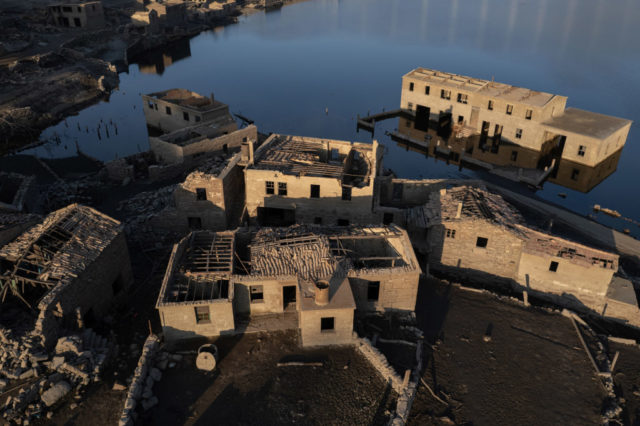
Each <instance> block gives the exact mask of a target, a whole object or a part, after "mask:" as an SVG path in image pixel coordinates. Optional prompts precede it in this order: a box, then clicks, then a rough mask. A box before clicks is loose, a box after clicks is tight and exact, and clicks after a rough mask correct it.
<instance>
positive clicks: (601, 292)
mask: <svg viewBox="0 0 640 426" xmlns="http://www.w3.org/2000/svg"><path fill="white" fill-rule="evenodd" d="M552 261H554V262H558V269H557V271H556V272H552V271H550V270H549V266H550V264H551V262H552ZM614 272H615V271H614V270H613V269H605V268H601V267H599V266H591V267H584V266H581V265H576V264H575V263H572V262H571V261H570V260H569V259H564V258H562V257H557V256H541V255H536V254H533V253H526V252H523V253H522V256H521V258H520V265H519V268H518V273H517V281H518V283H519V284H520V285H522V286H524V287H528V288H532V289H534V290H538V291H543V292H548V293H556V294H563V293H568V294H573V295H575V296H576V297H578V298H579V297H580V294H586V295H589V296H594V297H599V298H600V297H604V296H605V294H606V293H607V289H608V288H609V283H610V282H611V279H612V278H613V274H614Z"/></svg>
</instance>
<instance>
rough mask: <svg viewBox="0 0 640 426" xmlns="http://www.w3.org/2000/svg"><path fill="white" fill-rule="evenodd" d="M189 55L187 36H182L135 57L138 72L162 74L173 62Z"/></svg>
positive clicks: (189, 48)
mask: <svg viewBox="0 0 640 426" xmlns="http://www.w3.org/2000/svg"><path fill="white" fill-rule="evenodd" d="M189 56H191V47H190V43H189V39H188V38H183V39H180V40H178V41H175V42H173V43H170V44H167V45H165V46H163V47H162V48H158V49H153V50H150V51H149V52H147V53H145V54H144V55H140V56H139V57H137V58H136V63H137V64H138V68H139V69H140V72H142V73H144V74H158V75H162V74H163V73H164V70H165V69H166V68H167V67H169V66H171V65H173V64H174V63H176V62H178V61H180V60H182V59H185V58H188V57H189Z"/></svg>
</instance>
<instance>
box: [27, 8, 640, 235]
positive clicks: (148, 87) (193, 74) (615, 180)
mask: <svg viewBox="0 0 640 426" xmlns="http://www.w3.org/2000/svg"><path fill="white" fill-rule="evenodd" d="M637 22H640V2H639V1H637V0H520V1H517V0H311V1H309V2H306V3H299V4H295V5H291V6H287V7H284V8H283V9H281V10H279V11H275V12H270V13H266V14H265V13H257V14H254V15H251V16H246V17H243V18H241V20H240V22H239V24H237V25H232V26H228V27H225V28H220V29H218V30H217V31H211V32H207V33H203V34H201V35H199V36H197V37H195V38H193V39H192V40H191V41H190V42H189V43H183V44H181V45H178V46H176V47H174V48H172V49H170V50H171V51H169V52H166V53H165V55H164V56H163V55H162V53H156V54H155V55H154V56H153V58H150V59H148V60H147V63H145V64H144V65H131V66H130V68H129V71H128V73H123V74H121V76H120V80H121V81H120V88H119V90H118V91H116V92H114V93H113V95H112V96H111V99H110V101H109V102H105V103H101V104H98V105H95V106H93V107H90V108H88V109H86V110H84V111H82V112H81V113H80V114H79V115H78V116H75V117H70V118H68V119H67V120H66V123H61V124H59V125H57V126H54V127H52V128H50V129H48V130H46V131H45V132H44V133H43V135H42V139H43V140H46V139H51V138H52V137H53V136H54V135H57V136H58V137H59V140H60V143H49V144H46V145H44V146H41V147H38V148H36V149H33V150H31V152H35V153H37V154H39V155H42V156H44V157H65V156H69V155H73V154H74V153H75V146H76V143H77V144H78V145H79V146H80V148H81V149H82V150H83V151H84V152H86V153H87V154H89V155H92V156H95V157H97V158H99V159H101V160H105V161H107V160H111V159H114V158H116V157H119V156H120V157H121V156H125V155H129V154H132V153H135V152H139V151H142V150H146V149H148V141H147V131H146V127H145V122H144V116H143V112H142V102H141V99H140V97H139V95H140V94H141V93H146V92H153V91H159V90H165V89H168V88H172V87H182V88H188V89H191V90H194V91H196V92H199V93H201V94H209V93H211V92H213V93H215V96H216V98H218V99H220V100H221V101H223V102H226V103H228V104H229V105H230V108H231V110H232V112H236V113H241V114H243V115H245V116H247V117H250V118H252V119H253V120H255V121H256V124H257V125H258V127H259V129H260V130H262V131H263V132H269V131H271V132H280V133H291V134H298V135H308V136H319V137H327V138H337V139H348V140H362V141H369V140H370V135H368V134H367V133H366V132H361V133H359V134H358V133H356V121H355V117H356V115H357V114H361V115H365V114H367V112H368V111H371V112H372V113H373V112H379V111H380V110H382V108H386V109H395V108H398V106H399V104H400V83H401V77H402V75H403V74H405V73H406V72H408V71H409V70H411V69H413V68H415V67H418V66H424V67H428V68H435V69H438V70H443V71H448V72H453V73H458V74H464V75H468V76H473V77H477V78H484V79H491V78H492V77H493V78H495V80H496V81H499V82H504V83H509V84H513V85H517V86H523V87H527V88H531V89H535V90H540V91H546V92H551V93H556V94H560V95H564V96H568V97H569V100H568V103H567V105H568V106H572V107H577V108H583V109H587V110H591V111H595V112H600V113H603V114H610V115H615V116H619V117H623V118H627V119H631V120H634V121H635V122H636V123H634V125H633V126H632V128H631V132H630V135H629V139H628V140H627V144H626V146H625V148H624V151H623V155H622V158H621V160H620V162H619V164H618V170H617V172H615V173H614V174H613V175H612V176H611V177H609V178H608V179H607V180H605V181H604V182H602V183H601V184H600V185H598V186H597V187H596V188H595V189H593V190H592V191H591V192H590V193H588V194H581V193H578V192H574V191H570V190H567V189H566V188H562V187H559V186H556V185H553V184H549V183H547V184H545V188H544V190H543V191H540V192H539V193H538V194H539V195H540V196H542V197H543V198H546V199H549V200H552V201H554V202H557V203H560V204H562V205H565V206H567V207H569V208H572V209H574V210H576V211H578V212H580V213H583V214H586V213H588V212H590V210H591V206H592V205H593V204H595V203H598V204H602V205H603V206H606V207H609V208H613V209H617V210H619V211H620V212H621V213H622V214H623V215H624V216H627V217H631V218H633V219H636V220H637V219H640V191H638V189H637V183H638V182H639V181H640V164H638V160H639V159H640V129H638V125H637V123H638V122H639V121H640V117H639V115H640V108H639V107H638V106H639V104H638V99H639V95H640V78H639V77H638V75H640V42H639V40H640V29H639V28H640V27H639V26H638V25H637ZM189 55H190V56H189ZM172 58H173V59H172ZM149 60H150V61H151V63H153V61H156V62H157V61H160V62H159V63H158V65H156V66H153V65H150V64H149V63H148V61H149ZM160 63H162V64H161V65H160ZM153 72H161V74H157V73H156V74H154V73H153ZM325 109H328V114H326V113H325ZM100 120H102V121H103V123H106V124H107V128H108V129H109V138H107V137H106V134H105V132H104V124H103V127H102V128H103V131H102V132H101V135H100V136H101V139H98V134H97V132H96V128H97V126H98V123H99V122H100ZM111 123H113V124H111ZM78 125H79V126H80V130H78ZM396 126H397V122H387V123H381V124H379V125H378V127H377V129H376V137H377V138H378V140H379V141H380V142H382V143H384V144H385V145H386V146H387V149H388V153H387V155H386V157H385V164H386V166H387V167H389V168H391V169H393V170H394V171H395V172H396V174H398V175H399V176H401V177H411V178H419V177H454V176H476V174H475V173H474V172H471V171H466V170H463V171H462V172H459V171H458V169H457V168H455V167H449V166H447V165H446V164H444V163H442V162H440V161H438V162H436V161H435V160H434V159H427V158H425V157H424V156H422V155H420V154H417V153H415V152H407V151H406V150H404V149H403V148H400V147H398V146H397V145H395V144H394V143H393V142H392V141H391V140H390V139H389V138H388V137H387V136H385V135H384V130H385V129H388V130H391V129H393V128H395V127H396ZM115 127H117V129H118V133H117V135H116V134H115ZM87 129H88V133H87ZM560 192H564V193H567V194H568V197H567V198H566V199H561V198H559V197H558V196H557V194H558V193H560ZM598 219H599V220H602V221H603V222H605V223H608V224H611V225H614V226H616V227H618V228H622V227H629V228H631V230H632V232H633V233H634V234H635V235H640V228H638V227H636V226H632V225H629V224H627V223H625V222H622V221H620V220H617V221H616V220H613V219H610V218H607V217H598Z"/></svg>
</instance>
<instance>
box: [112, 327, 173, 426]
mask: <svg viewBox="0 0 640 426" xmlns="http://www.w3.org/2000/svg"><path fill="white" fill-rule="evenodd" d="M181 360H182V355H180V354H169V353H168V352H166V351H163V350H160V340H159V339H158V337H157V336H156V335H154V334H151V335H150V336H149V337H148V338H147V340H146V341H145V342H144V345H143V347H142V355H140V359H139V360H138V366H137V367H136V369H135V372H134V374H133V378H132V379H131V384H130V385H129V391H128V393H127V398H126V400H125V403H124V409H123V410H122V415H121V416H120V421H119V422H118V424H119V425H120V426H129V425H132V424H133V423H134V422H135V421H136V420H137V418H138V415H139V414H138V412H139V411H140V410H141V411H142V412H144V411H147V410H149V409H150V408H152V407H154V406H155V405H156V404H158V397H156V396H155V395H154V394H153V385H154V383H155V382H159V381H160V380H161V379H162V371H164V370H165V369H167V368H173V367H175V366H176V363H177V362H180V361H181ZM136 409H138V411H136Z"/></svg>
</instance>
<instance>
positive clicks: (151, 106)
mask: <svg viewBox="0 0 640 426" xmlns="http://www.w3.org/2000/svg"><path fill="white" fill-rule="evenodd" d="M148 102H149V108H150V109H153V102H151V101H148Z"/></svg>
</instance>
